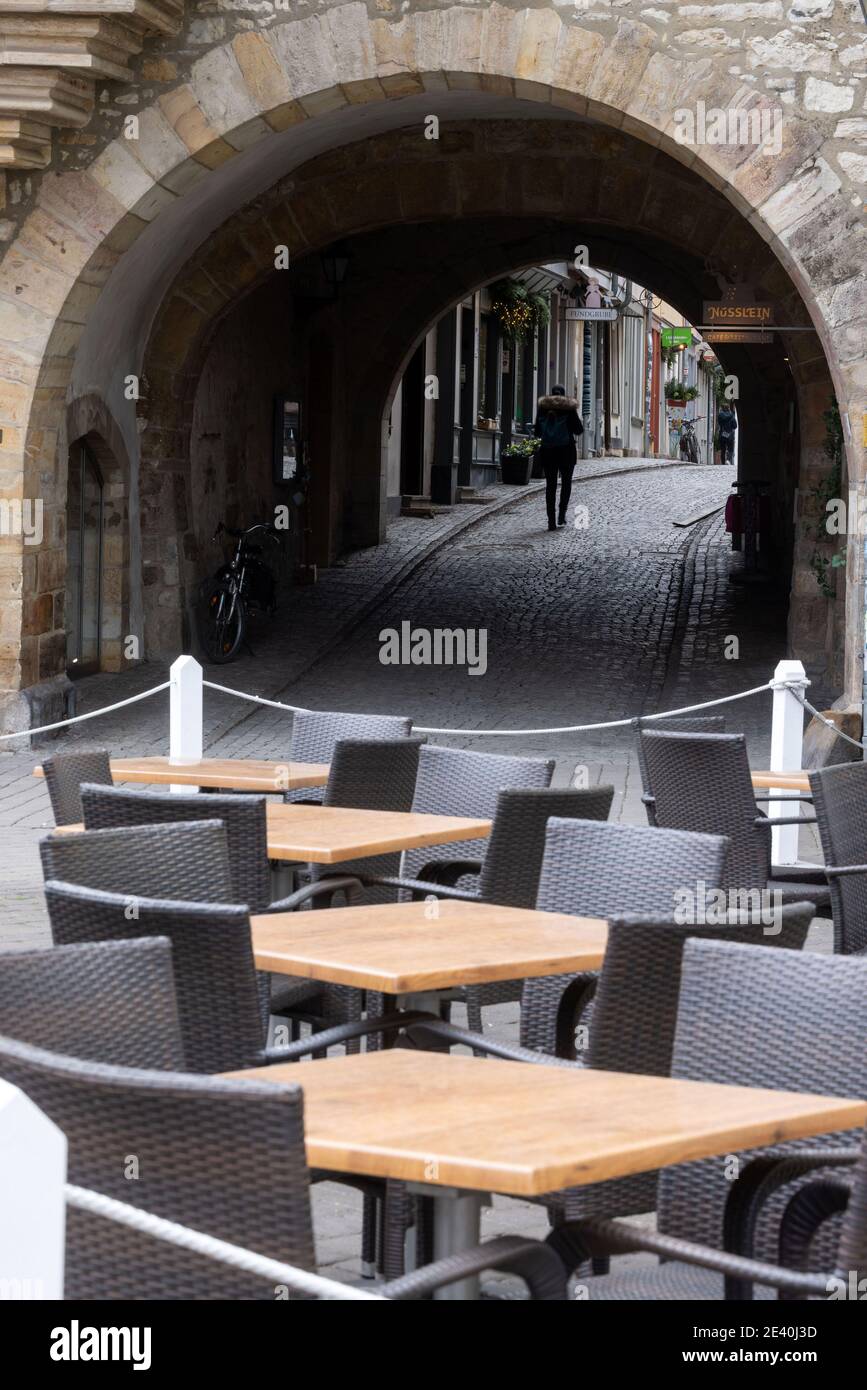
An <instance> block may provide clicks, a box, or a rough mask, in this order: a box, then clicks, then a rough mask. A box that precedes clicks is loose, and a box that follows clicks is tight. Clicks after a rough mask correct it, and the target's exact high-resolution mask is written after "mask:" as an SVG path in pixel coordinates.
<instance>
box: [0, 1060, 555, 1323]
mask: <svg viewBox="0 0 867 1390" xmlns="http://www.w3.org/2000/svg"><path fill="white" fill-rule="evenodd" d="M0 1076H2V1077H3V1079H4V1080H6V1081H8V1082H10V1083H11V1084H12V1085H15V1086H18V1087H19V1088H20V1089H21V1090H22V1091H24V1092H25V1094H27V1095H28V1096H29V1097H30V1099H31V1100H32V1101H33V1102H34V1103H35V1104H36V1105H38V1106H39V1108H40V1109H41V1110H43V1111H44V1113H45V1114H46V1115H47V1116H48V1117H49V1118H50V1119H51V1120H53V1121H54V1123H55V1124H56V1125H58V1126H59V1128H60V1129H62V1130H63V1131H64V1133H65V1134H66V1136H67V1139H68V1143H69V1161H68V1176H69V1181H70V1182H71V1183H72V1184H74V1185H75V1186H76V1187H79V1188H85V1189H88V1190H90V1191H95V1192H97V1193H100V1194H102V1195H104V1196H107V1197H110V1198H114V1199H115V1200H117V1201H120V1202H123V1203H125V1204H126V1205H127V1206H135V1207H138V1208H139V1209H140V1210H142V1211H144V1212H150V1213H152V1214H154V1215H156V1216H161V1217H163V1218H165V1219H167V1220H170V1221H174V1222H177V1223H178V1224H180V1225H184V1226H187V1227H189V1228H191V1229H193V1230H195V1231H200V1232H204V1233H205V1234H207V1235H210V1236H214V1237H216V1238H217V1239H220V1240H223V1241H226V1242H228V1243H229V1244H232V1245H235V1246H239V1247H241V1248H242V1249H248V1250H253V1251H255V1252H256V1253H257V1254H260V1255H265V1256H267V1257H270V1258H271V1259H274V1260H279V1261H281V1262H283V1263H286V1264H291V1265H293V1266H295V1267H296V1268H300V1269H304V1270H311V1269H313V1268H314V1267H315V1252H314V1244H313V1222H312V1218H311V1212H310V1178H309V1174H308V1170H307V1165H306V1160H305V1154H304V1124H303V1109H302V1092H301V1089H300V1088H299V1087H297V1086H286V1085H274V1084H272V1083H269V1082H255V1081H227V1080H221V1079H219V1078H215V1077H203V1076H191V1075H185V1074H182V1073H166V1072H161V1071H147V1070H139V1069H131V1068H123V1067H116V1066H108V1065H104V1064H99V1063H96V1062H84V1061H79V1060H77V1059H73V1058H70V1057H65V1056H59V1055H57V1054H54V1053H51V1052H44V1051H42V1050H40V1049H38V1048H34V1047H31V1046H28V1045H27V1044H25V1043H20V1042H16V1041H13V1040H11V1039H9V1038H4V1037H0ZM132 1159H134V1160H135V1162H136V1173H135V1178H136V1180H135V1181H130V1180H129V1172H128V1169H129V1164H130V1161H131V1160H132ZM275 1174H279V1181H277V1182H275ZM496 1268H499V1269H505V1270H510V1271H513V1272H514V1273H516V1274H518V1275H520V1276H521V1277H522V1278H524V1279H525V1281H526V1282H527V1284H528V1286H529V1288H530V1292H531V1295H532V1296H534V1297H538V1298H543V1299H547V1300H557V1301H563V1300H564V1299H565V1297H566V1290H565V1280H564V1277H563V1270H562V1266H561V1265H560V1263H559V1261H558V1260H555V1259H553V1258H552V1255H551V1252H550V1251H546V1250H545V1248H544V1247H540V1246H539V1245H537V1244H536V1243H535V1242H532V1241H522V1240H500V1241H494V1242H491V1244H490V1245H489V1246H488V1247H487V1248H486V1247H484V1246H482V1247H479V1248H477V1249H476V1250H473V1251H467V1252H465V1253H464V1254H462V1255H458V1256H455V1257H453V1258H451V1259H447V1260H443V1261H440V1262H439V1263H438V1264H437V1265H434V1266H430V1267H429V1268H427V1269H423V1270H419V1271H417V1273H415V1274H411V1275H408V1276H407V1277H406V1278H405V1279H403V1280H400V1281H399V1282H398V1283H396V1284H395V1285H394V1286H392V1287H391V1288H390V1287H389V1286H386V1287H385V1288H384V1289H383V1290H382V1292H383V1293H384V1294H385V1296H386V1297H388V1298H400V1299H407V1298H420V1297H424V1296H425V1295H426V1294H428V1293H430V1292H432V1291H433V1290H435V1289H437V1288H439V1287H442V1286H443V1285H446V1284H448V1283H451V1282H452V1281H453V1280H455V1279H460V1278H462V1277H466V1275H467V1274H470V1273H474V1272H476V1271H477V1270H479V1269H496ZM274 1296H275V1289H274V1285H273V1283H271V1282H269V1281H267V1280H264V1279H263V1278H262V1277H261V1276H259V1277H257V1276H254V1275H251V1274H247V1273H245V1272H244V1271H242V1270H239V1269H237V1268H231V1267H228V1266H226V1265H223V1264H221V1263H219V1262H218V1261H216V1260H214V1259H208V1258H205V1257H203V1256H201V1255H198V1254H194V1253H192V1252H190V1251H187V1250H184V1249H182V1248H180V1247H178V1246H176V1245H167V1244H166V1243H164V1242H162V1241H160V1240H157V1239H155V1238H154V1237H152V1236H145V1235H140V1234H139V1233H138V1232H134V1231H132V1230H131V1229H129V1228H128V1227H126V1226H123V1225H120V1224H119V1223H117V1222H116V1221H113V1220H110V1219H108V1218H107V1217H105V1216H101V1215H100V1216H97V1215H94V1214H91V1213H89V1212H83V1211H81V1210H80V1209H78V1208H77V1207H76V1206H74V1205H72V1204H70V1205H69V1206H68V1209H67V1223H66V1260H65V1297H66V1298H67V1299H73V1300H76V1299H95V1300H106V1299H112V1300H116V1299H121V1300H141V1299H154V1300H193V1299H221V1300H224V1299H232V1300H238V1299H243V1300H254V1299H267V1300H268V1301H269V1302H272V1303H273V1301H274Z"/></svg>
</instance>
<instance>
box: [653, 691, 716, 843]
mask: <svg viewBox="0 0 867 1390" xmlns="http://www.w3.org/2000/svg"><path fill="white" fill-rule="evenodd" d="M632 727H633V729H634V730H635V751H636V753H637V754H638V770H639V773H640V774H641V785H642V788H643V795H642V798H641V800H642V801H643V803H644V810H645V814H646V815H647V823H648V825H656V824H657V819H656V810H655V805H654V796H653V787H652V786H651V782H650V774H649V772H648V770H647V759H646V758H645V756H644V743H643V741H642V738H641V735H642V732H643V731H644V730H645V729H650V730H651V732H652V731H653V730H654V729H655V730H658V731H659V733H662V734H665V733H669V734H724V733H725V731H726V721H725V715H722V714H696V715H677V716H676V717H675V718H673V719H648V718H646V717H644V718H640V719H633V721H632Z"/></svg>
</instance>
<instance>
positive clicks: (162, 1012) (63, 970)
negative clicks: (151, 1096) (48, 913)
mask: <svg viewBox="0 0 867 1390" xmlns="http://www.w3.org/2000/svg"><path fill="white" fill-rule="evenodd" d="M0 1034H2V1035H3V1036H5V1037H8V1038H17V1039H18V1040H19V1042H27V1043H30V1045H31V1046H32V1047H44V1048H47V1049H48V1051H50V1052H66V1053H68V1054H69V1055H70V1056H72V1057H80V1058H82V1059H84V1060H86V1061H89V1062H111V1063H112V1064H113V1065H115V1066H124V1067H149V1068H151V1069H152V1070H155V1071H182V1070H183V1069H184V1065H185V1062H184V1051H183V1045H182V1042H181V1031H180V1022H179V1020H178V1006H177V1000H176V997H175V985H174V976H173V972H172V948H171V943H170V942H169V941H168V940H167V939H166V938H165V937H151V938H150V939H148V938H145V937H143V938H141V939H136V940H133V941H87V942H81V943H80V944H79V945H75V946H55V947H54V949H53V950H51V951H3V952H2V953H0Z"/></svg>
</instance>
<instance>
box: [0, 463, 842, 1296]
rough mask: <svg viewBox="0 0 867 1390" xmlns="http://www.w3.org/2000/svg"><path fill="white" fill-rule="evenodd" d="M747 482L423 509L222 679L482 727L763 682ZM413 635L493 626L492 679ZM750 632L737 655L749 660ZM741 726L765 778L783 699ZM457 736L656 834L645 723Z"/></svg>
mask: <svg viewBox="0 0 867 1390" xmlns="http://www.w3.org/2000/svg"><path fill="white" fill-rule="evenodd" d="M600 475H604V476H600ZM730 480H731V474H730V472H729V470H728V469H726V470H723V469H720V468H695V467H679V466H677V467H668V468H659V467H658V466H655V467H652V466H649V464H648V462H646V461H641V460H635V459H628V460H607V461H601V460H597V461H593V462H592V463H589V462H588V463H585V464H582V465H580V466H579V469H578V476H577V477H576V486H575V489H574V491H573V496H572V503H573V509H572V516H571V517H570V524H569V526H568V527H567V528H565V529H563V530H560V531H557V532H556V533H551V532H549V531H548V530H547V528H546V522H545V511H544V501H543V498H542V497H541V496H540V495H539V493H540V489H539V487H538V486H534V487H533V488H532V489H530V490H528V491H522V492H521V493H519V494H516V493H515V491H514V490H511V489H507V488H502V487H500V488H496V489H492V490H491V493H490V497H491V500H490V501H489V502H487V503H485V504H482V505H477V506H472V507H469V506H468V507H458V508H455V509H453V510H452V511H451V512H448V513H441V514H439V515H438V516H437V517H435V518H433V519H429V520H423V519H415V518H401V519H399V520H397V521H395V522H394V523H393V524H392V526H391V528H390V530H389V537H388V542H387V544H386V545H385V546H383V547H380V548H375V549H371V550H365V551H362V552H358V553H356V554H353V555H351V556H349V557H347V559H346V561H345V563H344V564H343V565H341V566H339V567H335V568H334V569H331V570H329V571H326V572H324V573H323V575H322V576H321V580H320V583H319V584H318V585H316V586H315V587H312V588H309V589H301V590H296V591H294V592H293V595H292V604H291V609H290V610H289V612H288V615H287V616H286V618H285V619H283V620H282V621H279V620H278V622H277V623H276V624H275V626H273V627H272V628H270V629H266V630H264V631H263V633H262V635H261V636H260V637H256V638H254V645H255V647H256V656H255V657H253V656H251V655H249V654H246V655H245V656H244V657H243V658H242V660H241V661H239V662H238V663H236V664H234V665H233V666H230V667H227V668H212V669H210V670H209V671H207V672H206V676H207V677H209V678H211V679H216V680H217V681H219V682H220V683H222V684H225V685H230V686H232V687H233V688H236V689H243V690H247V691H250V692H252V693H256V694H264V695H267V696H271V697H274V696H279V698H282V699H284V700H287V701H288V702H290V703H294V704H299V705H302V706H304V705H308V706H310V707H314V708H323V709H329V708H330V709H354V710H367V711H371V712H376V711H383V712H384V711H389V712H399V713H406V714H410V715H412V716H413V718H414V720H415V721H416V723H417V724H422V725H432V726H441V725H442V726H448V727H449V728H452V729H454V728H459V729H467V730H470V731H475V730H479V729H492V728H493V729H515V728H518V729H520V728H525V727H531V728H540V727H541V728H544V727H558V726H561V725H572V724H581V723H591V722H599V721H607V720H616V719H619V718H623V717H628V716H632V715H636V714H641V713H649V712H651V711H653V710H658V709H672V708H675V707H678V706H680V705H683V704H691V703H696V702H699V701H702V700H707V699H714V698H717V697H720V696H724V695H731V694H734V693H736V692H738V691H741V690H745V689H747V688H749V687H751V686H756V685H761V684H763V683H765V682H766V681H767V680H768V679H769V677H770V676H771V674H772V671H773V668H774V666H775V664H776V662H777V661H778V660H779V659H780V658H781V657H782V656H784V655H785V600H784V597H781V596H780V594H779V593H778V592H777V591H776V589H775V586H774V585H773V584H770V583H763V582H756V583H745V582H741V581H742V578H743V576H742V575H741V573H740V564H741V562H740V557H739V556H734V555H732V553H731V550H730V548H729V542H728V538H727V537H726V535H725V532H724V530H723V521H722V510H721V509H722V506H723V504H724V502H725V498H726V496H727V494H728V491H729V486H730ZM575 506H580V507H586V509H587V512H586V517H585V516H581V517H580V518H579V519H580V520H586V523H587V524H586V525H575V524H574V522H575V520H576V514H575V511H574V508H575ZM677 521H688V522H691V524H689V525H685V526H677V525H675V524H674V523H675V522H677ZM404 622H409V623H410V624H411V625H412V627H413V628H429V629H434V628H450V629H454V628H469V629H476V630H478V629H483V630H485V631H486V633H487V669H486V671H485V673H484V674H483V675H481V674H479V675H470V674H468V671H467V668H466V667H465V666H464V667H458V666H413V665H384V664H383V663H382V662H381V661H380V651H381V640H380V637H381V634H382V633H383V632H384V631H385V630H386V629H397V630H400V627H401V624H402V623H404ZM732 638H736V639H737V657H736V659H727V656H726V650H727V644H728V649H729V650H731V646H732V644H731V641H730V639H732ZM165 678H166V670H165V667H163V666H159V665H156V664H149V665H146V666H144V667H141V668H139V669H138V670H135V671H133V672H130V673H127V674H126V675H125V676H120V677H117V676H100V677H94V678H90V679H89V680H86V681H82V682H80V683H79V691H80V696H79V710H80V711H84V710H86V709H92V708H99V707H100V706H102V705H105V704H107V703H110V702H111V701H112V700H115V699H118V698H123V697H124V696H126V695H128V694H130V693H135V692H136V691H138V690H143V689H147V688H149V687H150V686H152V685H154V684H157V683H158V682H159V681H161V680H164V679H165ZM725 713H726V717H727V720H728V726H729V728H730V729H733V730H736V729H742V730H744V731H745V732H746V733H747V735H748V740H749V747H750V754H751V759H752V762H753V765H754V766H767V764H768V753H769V730H770V698H769V697H768V696H765V695H760V696H756V697H753V698H751V699H749V700H746V701H743V702H742V703H739V704H735V705H729V706H727V707H726V710H725ZM167 723H168V710H167V695H165V694H162V695H158V696H156V697H154V698H153V699H150V700H147V701H144V702H142V703H141V704H138V705H135V706H133V707H131V708H129V709H126V710H122V711H118V712H117V713H116V714H114V715H109V716H107V717H106V718H105V719H104V720H102V719H101V720H99V721H98V722H94V723H93V724H92V725H91V724H84V725H81V726H78V727H77V728H76V729H74V730H73V731H71V732H70V734H68V735H66V736H64V737H63V739H61V740H58V741H57V743H56V744H55V745H54V746H55V747H58V748H63V747H73V746H74V747H82V748H83V747H88V746H105V745H108V746H110V747H111V748H113V750H114V751H115V752H117V753H122V752H130V753H132V752H162V751H167ZM205 726H206V743H207V747H208V750H209V751H211V752H213V753H219V754H222V755H224V756H259V757H274V758H285V757H286V756H287V750H288V747H289V743H290V737H291V716H289V715H285V714H282V713H281V712H279V711H276V710H270V709H269V710H262V709H256V708H255V707H254V706H248V705H244V704H242V703H241V702H240V701H237V700H235V699H233V698H232V697H230V696H222V695H216V694H214V693H213V692H207V697H206V710H205ZM438 741H442V742H448V743H450V744H452V745H453V746H460V747H472V748H479V749H487V750H489V751H494V752H497V751H508V752H520V753H523V754H534V755H537V756H548V757H554V758H556V760H557V771H556V778H555V780H556V782H557V783H558V784H560V785H568V784H570V783H571V782H572V780H573V778H574V777H575V772H576V768H577V767H586V768H587V769H588V773H589V777H590V780H591V781H604V782H610V783H613V784H614V786H615V788H616V797H615V803H614V808H613V812H612V815H613V817H614V818H616V819H620V820H625V821H630V822H633V823H638V824H642V823H644V819H645V818H644V813H643V809H642V807H641V803H640V800H639V796H640V785H639V784H638V773H637V768H636V766H635V759H634V755H633V752H632V747H631V735H630V732H629V731H628V730H625V731H624V730H597V731H590V732H586V733H578V734H555V735H547V734H541V735H533V734H530V735H524V736H521V737H518V738H504V737H497V738H483V737H480V736H479V735H478V734H477V733H475V732H470V733H468V734H466V735H459V736H449V737H442V738H439V739H438ZM34 761H35V757H34V754H33V753H30V752H23V751H20V752H15V753H6V754H2V755H0V827H2V834H3V844H4V855H3V866H2V870H0V884H2V889H3V894H4V899H3V914H2V918H0V944H3V945H24V944H31V945H43V944H46V942H47V940H48V934H47V927H46V923H45V918H44V911H43V907H42V903H41V895H40V892H39V883H40V874H39V869H38V855H37V848H36V846H37V841H38V838H39V834H40V829H41V828H42V827H45V826H46V825H48V824H50V813H49V810H48V805H47V798H46V796H45V792H44V788H43V786H42V784H41V783H40V782H37V781H35V780H34V779H33V778H32V777H31V775H30V774H31V770H32V767H33V763H34ZM803 840H804V842H803V844H802V853H803V854H804V855H805V856H806V857H815V856H816V847H815V844H814V843H813V842H812V841H810V840H809V839H808V834H807V832H805V834H804V837H803ZM814 932H815V939H814V944H815V945H817V946H818V947H819V949H823V948H824V949H827V931H826V929H825V924H818V925H817V927H816V928H815V929H814ZM492 1012H493V1023H492V1026H493V1028H494V1030H495V1031H496V1032H497V1033H498V1034H501V1035H502V1036H504V1037H512V1038H514V1036H515V1032H516V1021H517V1008H516V1006H512V1005H506V1006H503V1007H502V1008H501V1009H499V1010H497V1011H492ZM459 1018H460V1014H458V1019H459ZM315 1202H316V1214H317V1239H318V1244H319V1255H320V1260H321V1262H322V1264H323V1265H324V1266H326V1267H328V1268H329V1269H331V1270H332V1272H333V1273H334V1274H335V1275H336V1276H337V1277H354V1276H355V1275H357V1268H358V1267H357V1263H356V1257H357V1249H358V1244H357V1231H358V1228H359V1222H360V1212H359V1208H358V1202H357V1199H356V1197H355V1195H354V1194H351V1193H348V1192H346V1191H344V1190H342V1189H337V1188H333V1187H330V1186H327V1185H326V1186H324V1187H322V1188H320V1189H317V1192H316V1196H315ZM544 1225H545V1223H544V1217H543V1215H542V1213H541V1212H540V1211H539V1209H538V1208H537V1207H532V1206H528V1205H526V1204H521V1203H515V1202H511V1201H505V1200H499V1199H498V1201H497V1203H496V1205H495V1207H494V1209H493V1211H492V1212H490V1213H488V1214H487V1215H486V1217H485V1223H484V1231H485V1233H490V1234H493V1233H495V1232H500V1231H520V1232H526V1233H537V1234H539V1233H541V1232H542V1231H543V1230H544Z"/></svg>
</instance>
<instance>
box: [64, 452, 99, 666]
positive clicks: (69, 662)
mask: <svg viewBox="0 0 867 1390" xmlns="http://www.w3.org/2000/svg"><path fill="white" fill-rule="evenodd" d="M66 526H67V533H66V534H67V542H66V556H67V564H66V668H67V672H68V674H69V675H70V676H73V677H74V676H87V675H91V674H92V673H93V672H94V671H98V670H99V668H100V636H101V630H102V530H103V479H102V473H101V472H100V469H99V465H98V464H97V462H96V459H95V458H94V457H93V454H92V453H91V452H90V450H89V449H88V447H87V445H86V444H84V443H83V442H79V443H78V444H74V445H73V447H72V449H71V450H70V453H69V483H68V491H67V504H66Z"/></svg>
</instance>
